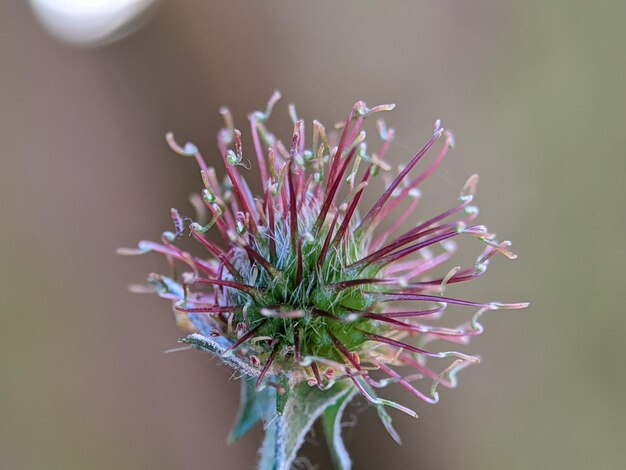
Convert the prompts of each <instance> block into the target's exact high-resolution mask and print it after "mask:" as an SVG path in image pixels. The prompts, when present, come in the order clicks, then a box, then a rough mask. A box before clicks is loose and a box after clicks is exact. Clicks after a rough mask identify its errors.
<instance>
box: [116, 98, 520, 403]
mask: <svg viewBox="0 0 626 470" xmlns="http://www.w3.org/2000/svg"><path fill="white" fill-rule="evenodd" d="M279 97H280V95H279V94H278V93H275V94H274V95H273V96H272V98H271V99H270V101H269V103H268V105H267V108H266V110H265V111H264V112H261V111H257V112H255V113H252V114H251V115H250V116H249V121H250V135H251V139H252V143H253V147H254V153H255V156H256V160H257V164H258V169H259V173H260V175H261V187H262V191H261V192H260V193H259V194H258V195H256V196H254V195H253V193H252V191H251V189H250V187H249V186H248V184H247V182H246V179H245V178H244V177H243V174H242V170H249V169H250V163H249V160H248V159H247V158H246V157H245V156H244V154H243V145H242V134H241V132H240V131H239V130H237V129H236V128H235V127H234V121H233V118H232V116H231V114H230V112H229V111H228V110H227V109H226V108H222V109H221V110H220V112H221V114H222V115H223V116H224V119H225V123H226V126H225V127H224V128H223V129H222V130H220V132H219V133H218V136H217V140H218V150H219V155H220V157H221V159H222V161H223V165H224V168H225V171H226V177H225V179H224V181H223V182H220V181H219V180H218V178H217V176H216V171H215V170H214V169H213V168H212V167H208V166H207V164H206V162H205V160H204V158H203V157H202V155H201V154H200V152H199V150H198V149H197V147H196V146H195V145H193V144H190V143H187V144H185V145H183V146H180V145H179V144H178V143H177V142H176V140H175V139H174V136H173V135H172V134H171V133H169V134H168V135H167V142H168V144H169V145H170V147H171V148H172V150H173V151H174V152H176V153H177V154H179V155H182V156H185V157H193V158H195V160H196V161H197V163H198V165H199V167H200V173H201V177H202V182H203V185H204V188H203V189H202V191H201V197H197V196H196V197H195V198H194V199H193V200H192V202H193V203H194V205H195V206H196V208H197V212H198V216H197V217H196V220H192V219H190V218H188V217H183V216H181V215H180V214H179V212H178V211H177V210H176V209H172V210H171V217H172V220H173V225H174V230H173V231H167V232H164V233H163V235H162V237H161V243H154V242H149V241H142V242H140V243H139V248H138V249H136V250H128V249H124V250H120V252H121V253H122V254H139V253H146V252H149V251H154V252H158V253H161V254H163V255H165V257H166V258H167V259H168V261H169V262H170V265H171V267H172V273H173V274H171V275H169V276H166V275H160V274H151V275H150V276H149V278H148V281H149V283H150V284H151V285H152V286H153V287H154V290H155V291H157V292H158V293H159V295H161V296H162V297H165V298H167V299H170V300H171V301H173V305H174V311H175V313H176V319H177V322H178V324H179V326H181V327H182V328H184V329H186V330H189V331H191V332H194V333H195V334H197V335H201V336H203V337H205V338H213V341H214V342H215V344H216V352H217V353H218V354H219V355H220V356H221V357H222V358H223V359H224V360H225V361H226V362H227V363H228V364H230V365H232V366H233V367H236V368H238V369H239V370H240V371H242V372H243V373H245V374H247V375H250V376H253V377H256V387H257V389H261V388H263V387H266V386H268V385H270V386H274V387H275V388H276V389H277V390H279V392H284V391H285V384H289V386H294V385H296V384H300V383H307V384H309V385H310V386H312V387H318V388H320V389H322V390H325V389H329V388H331V387H332V386H333V384H335V383H336V382H337V381H350V382H351V383H352V384H353V386H354V387H355V388H356V389H358V390H359V391H360V392H361V393H362V394H363V395H364V396H365V397H366V398H367V399H368V400H370V401H372V402H373V403H375V404H377V405H378V404H381V403H382V404H385V405H390V406H394V407H396V408H398V409H400V410H402V411H405V412H407V413H409V414H412V415H414V412H412V411H411V410H410V409H408V408H406V407H404V406H402V405H399V404H396V403H394V402H390V401H387V400H381V399H378V398H376V397H375V396H373V393H372V391H371V390H372V388H371V387H372V386H373V387H377V388H378V387H382V386H385V385H387V384H389V383H399V384H400V385H401V386H402V387H404V388H405V389H407V390H408V391H410V392H411V393H413V394H414V395H416V396H417V397H419V398H420V399H422V400H424V401H426V402H429V403H434V402H437V401H438V394H437V391H436V386H437V385H438V384H441V385H444V386H446V387H454V386H455V384H456V374H457V372H458V371H460V370H461V369H464V368H465V367H467V366H468V365H471V364H474V363H477V362H478V358H477V357H475V356H470V355H468V354H465V353H463V352H459V351H456V350H450V351H446V350H443V351H441V349H436V350H431V348H430V347H429V346H430V344H431V343H433V341H444V342H449V343H452V344H455V345H458V344H461V345H462V344H465V343H467V342H468V341H469V339H470V338H471V337H472V336H475V335H477V334H480V333H482V331H483V328H482V326H481V325H480V323H479V322H478V320H479V318H480V316H481V315H482V314H483V313H484V312H485V311H487V310H497V309H518V308H524V307H525V306H526V305H527V304H525V303H516V304H503V303H495V302H488V303H483V302H473V301H467V300H461V299H457V298H453V297H447V296H445V295H444V290H445V289H446V287H447V286H449V285H451V284H455V283H459V282H466V281H470V280H473V279H476V278H478V277H480V276H482V275H483V274H484V273H485V271H486V268H487V265H488V264H489V262H490V260H491V258H492V257H493V256H494V255H495V254H497V253H500V254H503V255H505V256H506V257H508V258H510V259H513V258H515V255H514V254H513V253H511V252H510V251H509V249H508V247H509V245H510V242H508V241H504V242H501V243H500V242H497V241H496V240H495V238H494V235H492V234H491V233H490V232H489V231H488V229H487V228H486V227H484V226H482V225H475V224H474V219H475V218H476V217H477V215H478V210H477V208H476V207H475V206H473V205H472V203H473V201H474V196H475V192H476V184H477V181H478V178H477V176H476V175H473V176H471V177H470V178H469V179H468V181H467V183H466V184H465V185H464V187H463V189H462V190H461V192H460V195H459V202H458V204H457V205H455V206H454V207H452V208H451V209H449V210H448V211H446V212H444V213H442V214H439V215H435V216H434V217H432V218H430V219H428V220H424V221H419V222H418V221H417V218H416V215H415V208H416V207H417V205H418V204H419V202H420V200H421V192H420V191H419V189H418V187H419V186H420V185H421V184H422V183H423V182H424V181H425V180H426V179H427V178H428V177H429V176H430V175H431V174H432V173H433V172H434V171H435V170H436V169H437V167H438V166H439V165H440V163H441V162H442V160H443V159H444V157H445V156H446V153H447V152H448V150H449V149H450V147H452V145H453V143H454V140H453V137H452V134H451V133H450V132H448V131H446V130H445V129H444V128H443V127H441V122H440V121H437V122H436V123H435V126H434V130H433V134H432V136H431V137H430V139H429V140H428V142H427V143H426V144H425V146H424V147H423V148H422V149H421V150H420V151H419V152H418V153H417V154H416V155H415V156H413V158H411V159H410V160H408V162H407V163H406V164H405V165H404V166H403V167H402V168H401V170H400V172H399V174H398V175H396V176H389V171H390V168H391V167H390V165H388V164H387V163H385V160H384V159H385V155H386V153H387V150H388V149H389V146H390V144H391V142H392V140H393V138H394V135H395V133H394V130H393V129H390V128H387V126H386V125H385V124H384V122H383V121H382V120H380V119H379V120H378V126H377V127H378V130H379V135H380V138H381V143H380V145H379V146H378V148H377V149H376V150H375V151H374V152H371V148H372V147H371V146H367V145H366V142H365V140H366V134H365V132H364V131H363V130H362V127H363V125H364V121H365V120H366V119H369V118H371V117H373V116H374V115H378V114H379V113H381V112H385V111H390V110H391V109H393V107H394V106H393V105H380V106H376V107H373V108H368V107H367V106H366V104H365V103H364V102H362V101H359V102H357V103H356V104H355V105H354V107H353V108H352V110H351V111H350V113H349V115H348V118H347V119H346V121H345V123H343V125H340V126H338V129H339V132H340V134H339V135H338V136H337V137H338V138H333V136H330V135H329V136H328V137H327V135H326V130H325V128H324V127H323V126H322V125H321V124H320V123H319V122H317V121H314V122H313V128H312V131H311V134H312V138H311V140H310V142H309V143H308V144H307V139H305V124H304V121H302V120H299V119H298V117H297V113H296V111H295V107H293V106H292V107H290V114H291V117H292V121H293V125H294V130H293V134H292V136H291V139H290V140H289V141H288V142H287V143H286V144H285V143H283V142H282V141H281V140H279V139H277V138H276V137H275V136H274V135H273V134H271V133H270V132H269V131H268V129H267V127H266V123H267V120H268V119H269V117H270V113H271V112H272V109H273V107H274V105H275V103H276V102H277V101H278V99H279ZM435 146H438V150H437V153H436V155H435V157H434V159H432V160H431V161H430V163H428V164H426V165H425V167H424V169H423V170H422V172H421V173H419V172H418V173H417V176H413V173H415V172H414V171H413V170H414V168H415V167H416V166H417V165H418V163H420V162H421V161H422V159H423V158H424V157H425V155H426V154H427V153H428V151H429V150H430V149H431V148H433V147H435ZM381 174H382V175H383V176H384V177H385V182H386V188H385V189H384V190H383V191H382V192H381V193H380V196H379V197H378V198H377V199H376V200H375V202H374V203H373V205H371V207H369V208H368V209H367V210H366V211H363V214H364V215H363V216H361V214H360V212H361V211H360V210H359V209H360V207H359V205H360V203H361V199H362V196H363V194H364V193H365V191H366V190H368V191H372V189H373V188H376V187H384V186H383V185H382V184H381V182H379V181H377V182H375V181H374V180H375V179H377V178H379V177H380V175H381ZM422 213H423V212H422ZM405 224H408V225H410V226H411V227H412V228H410V229H409V230H408V231H406V232H402V231H401V230H400V229H401V228H402V227H403V226H405ZM187 235H191V236H192V237H193V238H194V239H195V240H196V241H197V242H198V243H199V245H200V246H201V248H203V249H204V250H198V252H194V253H191V252H188V251H184V250H182V249H180V248H178V247H177V245H176V241H177V240H178V239H180V238H182V237H183V236H187ZM461 236H466V237H473V238H475V239H477V240H479V241H480V242H482V243H483V244H484V246H485V248H484V251H483V252H482V253H481V254H480V256H478V258H477V261H476V263H475V265H474V266H470V267H467V268H461V267H456V266H452V267H448V269H444V270H443V274H441V275H435V274H433V272H434V270H435V269H437V268H441V267H443V266H445V265H446V264H448V263H449V260H450V258H451V257H452V256H453V255H454V253H455V251H456V244H455V243H454V240H455V239H456V238H458V237H461ZM181 267H182V268H183V270H181ZM448 306H455V307H457V306H458V307H467V308H472V309H474V310H475V312H476V313H474V315H473V317H472V318H471V320H469V321H467V322H466V323H464V324H462V325H461V326H459V327H457V328H448V327H442V326H437V324H436V320H437V319H438V318H439V317H441V315H442V313H443V311H444V310H445V309H446V308H447V307H448ZM437 358H439V359H446V358H447V359H448V361H449V362H447V363H446V365H444V366H443V367H439V368H437V367H433V366H431V364H430V362H431V361H430V360H431V359H437ZM400 370H408V371H409V373H408V374H406V373H404V374H403V373H401V372H399V371H400ZM373 371H376V373H375V374H374V373H373ZM285 378H286V379H285ZM424 378H425V379H430V380H431V381H432V383H433V386H432V387H431V389H430V392H429V393H427V392H423V391H421V390H420V388H419V387H418V386H416V385H415V384H414V382H415V381H416V380H417V379H424ZM281 384H282V385H281Z"/></svg>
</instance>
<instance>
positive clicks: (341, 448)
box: [322, 388, 357, 470]
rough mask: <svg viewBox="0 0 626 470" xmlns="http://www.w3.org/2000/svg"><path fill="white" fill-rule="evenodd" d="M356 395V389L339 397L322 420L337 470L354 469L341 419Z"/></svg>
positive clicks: (326, 411) (327, 409)
mask: <svg viewBox="0 0 626 470" xmlns="http://www.w3.org/2000/svg"><path fill="white" fill-rule="evenodd" d="M356 394H357V390H356V388H355V389H353V390H351V391H349V392H348V393H346V394H344V395H342V396H341V397H339V399H338V400H337V401H336V402H335V403H334V404H332V405H330V406H329V407H328V408H326V410H325V411H324V416H323V418H322V421H323V424H324V434H325V435H326V441H327V442H328V448H329V449H330V455H331V457H332V459H333V463H334V464H335V468H336V469H337V470H350V469H351V468H352V460H351V459H350V455H349V454H348V451H347V450H346V446H345V445H344V443H343V439H342V437H341V419H342V417H343V412H344V411H345V409H346V406H347V405H348V403H350V401H352V399H353V398H354V396H355V395H356Z"/></svg>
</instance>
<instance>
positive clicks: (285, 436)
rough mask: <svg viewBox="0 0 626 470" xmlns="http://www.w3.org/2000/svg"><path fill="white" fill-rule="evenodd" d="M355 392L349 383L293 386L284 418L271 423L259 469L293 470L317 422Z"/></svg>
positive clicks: (273, 419) (276, 417) (262, 448)
mask: <svg viewBox="0 0 626 470" xmlns="http://www.w3.org/2000/svg"><path fill="white" fill-rule="evenodd" d="M353 391H354V386H353V385H352V384H351V383H348V382H347V381H342V382H337V383H335V384H334V385H333V386H332V387H331V388H330V389H328V390H319V389H318V388H317V387H311V386H309V385H308V384H307V383H300V384H297V385H295V386H293V387H291V389H290V392H289V396H288V398H287V400H286V403H285V406H284V408H283V413H282V415H278V414H277V415H276V416H274V417H272V418H271V419H270V420H269V424H268V426H267V428H266V429H265V439H264V441H263V446H262V447H261V450H260V454H261V458H260V461H259V467H258V468H259V470H289V469H290V468H291V464H292V463H293V461H294V460H295V459H296V457H297V454H298V450H299V449H300V447H301V446H302V444H303V442H304V438H305V437H306V435H307V433H308V432H309V430H310V429H311V426H313V423H314V422H315V420H316V419H317V418H318V417H319V416H320V415H321V414H322V413H324V411H325V410H326V409H327V408H328V407H329V406H332V405H334V404H335V403H337V401H338V400H339V399H341V398H342V397H344V396H345V395H347V394H351V393H353Z"/></svg>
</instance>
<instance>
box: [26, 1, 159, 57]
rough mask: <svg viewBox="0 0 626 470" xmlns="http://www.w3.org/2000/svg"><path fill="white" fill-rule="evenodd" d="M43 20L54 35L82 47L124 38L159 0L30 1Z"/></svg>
mask: <svg viewBox="0 0 626 470" xmlns="http://www.w3.org/2000/svg"><path fill="white" fill-rule="evenodd" d="M29 2H30V6H31V8H32V9H33V11H34V12H35V15H36V16H37V18H38V19H39V22H40V23H41V24H42V25H43V27H44V28H45V29H47V30H48V31H49V32H50V33H51V34H52V35H53V36H56V37H57V38H59V39H61V40H62V41H64V42H67V43H70V44H75V45H82V46H100V45H104V44H108V43H111V42H113V41H117V40H119V39H122V38H123V37H125V36H128V35H129V34H131V33H133V32H134V31H135V30H137V28H139V27H140V26H141V25H142V24H143V20H144V19H145V16H146V15H145V13H146V11H147V10H148V7H149V6H150V5H152V4H153V3H155V0H29Z"/></svg>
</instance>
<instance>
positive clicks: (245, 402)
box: [228, 377, 277, 444]
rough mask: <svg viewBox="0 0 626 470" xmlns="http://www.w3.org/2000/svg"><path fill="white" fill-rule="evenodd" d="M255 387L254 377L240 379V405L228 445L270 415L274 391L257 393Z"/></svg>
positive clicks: (274, 396)
mask: <svg viewBox="0 0 626 470" xmlns="http://www.w3.org/2000/svg"><path fill="white" fill-rule="evenodd" d="M255 385H256V379H255V378H254V377H243V378H242V379H241V404H240V408H239V414H238V415H237V419H236V420H235V424H234V425H233V428H232V430H231V431H230V434H229V435H228V443H229V444H232V443H233V442H235V441H237V440H239V439H241V438H242V437H243V436H245V435H246V434H247V433H248V431H250V429H252V428H253V427H254V425H255V424H257V423H258V422H259V421H260V420H261V418H263V417H266V416H268V415H271V412H272V408H273V406H274V403H275V401H276V400H277V397H276V395H277V394H276V389H274V388H272V387H266V388H264V389H263V390H259V391H257V390H256V389H255Z"/></svg>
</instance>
